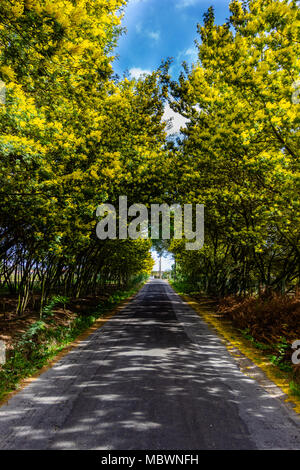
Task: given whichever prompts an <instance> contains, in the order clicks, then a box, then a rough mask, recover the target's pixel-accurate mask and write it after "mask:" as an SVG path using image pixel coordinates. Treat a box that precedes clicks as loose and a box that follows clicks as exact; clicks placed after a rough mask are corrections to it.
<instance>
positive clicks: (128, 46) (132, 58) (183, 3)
mask: <svg viewBox="0 0 300 470" xmlns="http://www.w3.org/2000/svg"><path fill="white" fill-rule="evenodd" d="M210 5H213V6H214V7H215V14H216V23H224V21H225V20H226V18H228V16H229V10H228V5H229V1H228V0H129V3H128V5H127V7H126V10H125V18H124V21H123V26H125V27H126V28H127V33H126V34H124V35H123V36H121V37H120V39H119V46H118V48H117V51H116V52H117V54H118V55H119V58H118V59H117V60H116V62H115V65H114V68H115V71H116V72H117V73H118V74H119V75H121V76H122V75H123V72H125V70H129V71H131V74H132V76H138V75H139V73H140V71H151V70H154V69H156V68H157V67H159V65H160V63H161V61H162V60H164V59H167V58H168V57H173V59H174V62H173V65H172V68H171V72H172V75H173V77H174V78H177V76H178V74H179V72H180V69H181V63H182V62H183V61H184V60H185V61H187V62H188V63H192V62H193V61H194V60H195V58H196V47H195V44H194V40H195V39H196V37H197V32H196V31H197V29H196V28H197V23H202V21H203V20H202V19H203V13H204V12H205V11H206V10H207V9H208V8H209V6H210Z"/></svg>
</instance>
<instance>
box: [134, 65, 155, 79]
mask: <svg viewBox="0 0 300 470" xmlns="http://www.w3.org/2000/svg"><path fill="white" fill-rule="evenodd" d="M150 73H151V70H143V69H141V68H139V67H132V68H131V69H130V70H129V74H130V77H131V78H135V79H136V80H138V79H139V78H140V77H142V76H143V75H150Z"/></svg>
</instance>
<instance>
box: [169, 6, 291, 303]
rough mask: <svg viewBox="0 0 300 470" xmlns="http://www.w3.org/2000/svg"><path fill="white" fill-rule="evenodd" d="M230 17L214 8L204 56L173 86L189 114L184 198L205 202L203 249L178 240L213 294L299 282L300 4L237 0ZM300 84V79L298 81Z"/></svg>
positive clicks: (181, 158) (203, 30) (197, 280)
mask: <svg viewBox="0 0 300 470" xmlns="http://www.w3.org/2000/svg"><path fill="white" fill-rule="evenodd" d="M230 11H231V16H230V18H229V20H228V22H227V23H226V24H223V25H221V26H219V25H216V24H215V20H214V11H213V9H212V8H210V9H209V11H208V12H207V14H206V15H205V18H204V25H203V26H199V27H198V32H199V34H200V39H201V41H197V46H198V51H199V53H198V61H197V62H196V63H195V64H194V65H193V66H192V68H191V69H188V68H187V67H186V70H185V73H183V74H182V75H181V77H180V80H179V82H177V83H176V82H175V83H174V82H173V83H171V92H172V97H173V101H172V103H171V105H172V107H173V109H174V110H177V111H179V112H180V113H181V114H183V115H184V116H185V117H187V118H188V119H189V122H188V124H187V128H186V129H184V130H183V133H184V137H183V138H182V139H181V142H180V144H179V148H178V149H177V152H176V158H177V164H178V169H177V171H178V172H179V174H180V178H179V179H178V181H177V188H176V189H177V194H179V195H180V198H181V201H188V202H195V203H204V204H205V210H206V214H205V225H206V234H205V236H206V239H205V246H204V249H203V250H201V251H197V252H193V251H190V252H188V251H185V250H184V245H183V243H181V242H179V241H174V242H173V244H172V246H171V249H172V250H173V252H174V253H175V255H176V258H177V261H178V264H179V265H180V271H179V269H178V272H177V275H178V274H181V276H182V277H183V278H184V279H187V280H189V281H190V282H191V283H192V284H194V285H197V287H198V288H200V289H201V290H203V291H206V292H208V293H210V294H217V295H226V294H236V293H238V294H241V293H244V294H247V293H254V292H256V293H257V292H265V293H267V294H268V293H270V292H272V291H277V292H287V291H294V290H295V289H296V288H297V287H298V286H299V276H300V251H299V189H300V188H299V147H300V146H299V144H300V133H299V121H300V112H299V111H300V104H299V100H298V99H296V98H297V97H296V95H297V90H296V89H295V87H296V86H297V81H298V79H299V72H300V60H299V57H300V28H299V20H300V13H299V8H298V6H297V4H296V2H295V1H288V0H280V1H279V0H249V1H247V2H239V1H235V0H234V1H232V2H231V4H230ZM298 84H299V82H298Z"/></svg>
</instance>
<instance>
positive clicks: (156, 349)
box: [0, 280, 300, 450]
mask: <svg viewBox="0 0 300 470" xmlns="http://www.w3.org/2000/svg"><path fill="white" fill-rule="evenodd" d="M257 448H258V449H281V448H284V449H299V448H300V439H299V418H298V417H297V416H296V414H294V412H292V411H291V410H290V409H289V408H288V407H287V406H286V405H285V404H284V403H283V402H282V401H281V400H279V399H278V398H274V397H272V396H270V395H269V394H268V393H267V392H266V391H265V390H264V389H263V388H262V387H261V386H260V385H259V384H258V383H257V382H256V381H254V380H252V379H251V378H249V377H247V376H245V375H244V374H243V373H242V372H241V371H240V370H239V367H238V365H237V363H236V361H235V359H234V358H232V357H231V356H230V355H229V353H228V351H227V349H226V347H225V346H224V345H223V344H222V342H221V341H220V340H219V338H218V337H217V336H216V334H215V333H214V332H213V331H212V330H211V329H210V328H209V327H208V326H207V325H206V324H205V323H204V322H203V321H202V320H201V319H200V318H199V316H198V315H197V314H196V313H195V312H194V311H193V310H192V309H191V308H190V307H189V306H188V305H186V304H185V303H184V302H183V301H182V300H181V299H180V297H179V296H178V295H177V294H175V292H174V291H173V290H172V289H171V287H170V286H169V285H168V284H167V283H166V282H165V281H159V280H158V281H151V282H149V283H148V284H146V285H145V286H144V287H143V288H142V290H141V291H140V292H139V294H138V295H137V297H136V298H135V299H134V300H133V301H132V302H131V303H130V304H129V305H128V306H127V307H125V308H124V309H123V310H121V311H120V312H119V313H118V314H117V315H116V316H114V317H113V318H112V319H111V320H109V321H108V322H107V323H106V324H105V325H104V327H102V328H100V329H99V330H97V331H95V332H94V333H93V334H92V335H91V336H89V337H88V338H87V339H86V340H85V341H83V342H82V343H80V345H79V347H77V348H75V349H73V350H72V351H71V352H70V353H69V354H67V355H66V356H65V357H64V358H62V359H61V360H60V361H59V362H58V363H56V365H55V366H54V367H53V368H51V369H49V370H48V371H46V372H44V373H43V374H42V375H41V376H40V377H39V378H38V379H37V380H35V381H34V382H32V383H31V384H30V385H28V386H27V387H26V388H25V389H23V390H22V391H20V392H19V393H18V394H17V395H15V396H14V397H12V398H11V399H10V401H9V402H8V404H6V405H3V406H2V407H1V408H0V449H95V450H127V449H128V450H130V449H133V450H143V449H149V450H202V449H257Z"/></svg>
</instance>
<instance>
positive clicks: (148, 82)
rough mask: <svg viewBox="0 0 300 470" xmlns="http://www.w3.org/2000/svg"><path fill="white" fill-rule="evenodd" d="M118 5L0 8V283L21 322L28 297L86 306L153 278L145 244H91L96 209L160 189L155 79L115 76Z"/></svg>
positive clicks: (15, 1)
mask: <svg viewBox="0 0 300 470" xmlns="http://www.w3.org/2000/svg"><path fill="white" fill-rule="evenodd" d="M124 3H125V2H124V1H123V0H109V1H108V0H80V1H76V2H74V1H71V0H58V1H57V0H55V1H54V0H35V1H31V0H12V1H11V0H4V1H2V2H1V5H0V79H2V82H4V84H5V88H6V100H5V103H3V104H0V159H1V166H0V182H1V199H0V201H1V202H0V214H1V220H0V276H1V282H2V285H4V286H7V287H8V288H9V290H10V292H11V293H17V294H18V295H19V304H18V313H20V314H21V313H22V312H23V311H24V309H25V308H26V305H27V304H28V301H29V299H30V296H31V295H32V294H33V292H34V290H37V289H38V290H40V291H41V293H42V300H41V307H42V305H43V304H44V303H45V299H46V298H47V297H48V296H49V294H50V293H51V292H56V293H61V294H63V295H67V296H80V295H86V294H87V293H89V292H94V291H95V289H96V287H97V285H98V284H99V283H100V284H101V283H102V284H103V283H105V282H116V283H126V282H127V281H128V280H129V279H130V278H132V277H133V276H136V275H139V274H140V273H143V272H145V273H147V272H149V271H151V268H152V264H153V262H152V258H151V256H150V253H149V248H150V244H149V242H148V241H146V240H137V241H130V240H129V241H127V240H125V241H117V240H116V241H102V242H101V241H100V240H98V239H97V238H96V235H95V226H96V216H95V211H96V208H97V206H98V205H99V204H101V203H103V202H107V201H110V202H112V203H116V201H117V199H118V197H119V195H122V194H126V195H127V196H128V198H129V202H130V201H131V200H132V201H134V202H135V201H136V200H138V201H139V202H144V201H146V200H148V199H149V191H150V189H151V191H153V188H155V185H156V187H157V191H158V192H159V191H160V187H162V183H161V176H162V174H163V172H164V170H163V168H164V165H163V159H164V153H163V151H162V147H163V143H164V138H165V132H164V125H163V124H162V123H161V116H162V114H163V105H162V100H161V99H160V97H161V92H160V89H159V86H158V73H153V74H152V75H150V76H148V77H146V78H145V79H143V80H140V81H135V80H128V79H124V80H119V79H118V78H116V77H114V75H113V68H112V62H113V59H114V57H113V50H114V46H115V44H116V40H117V37H118V35H119V33H120V21H121V16H122V15H121V11H122V6H123V4H124Z"/></svg>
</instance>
